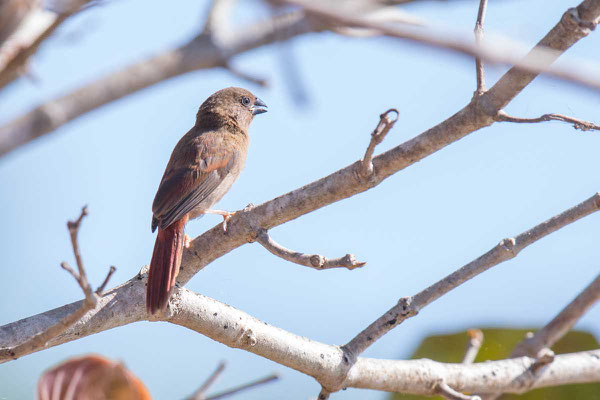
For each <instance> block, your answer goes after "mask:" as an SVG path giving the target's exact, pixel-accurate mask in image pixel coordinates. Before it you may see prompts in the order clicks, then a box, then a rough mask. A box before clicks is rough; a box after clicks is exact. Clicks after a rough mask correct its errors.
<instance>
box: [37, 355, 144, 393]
mask: <svg viewBox="0 0 600 400" xmlns="http://www.w3.org/2000/svg"><path fill="white" fill-rule="evenodd" d="M37 399H38V400H73V399H79V400H151V399H152V397H150V392H148V389H147V388H146V386H144V384H143V383H142V381H141V380H139V378H137V377H136V376H135V375H134V374H133V373H132V372H131V371H129V370H128V369H127V368H126V367H125V366H124V365H123V364H121V363H120V362H117V361H112V360H109V359H107V358H105V357H103V356H100V355H97V354H89V355H85V356H80V357H76V358H71V359H69V360H67V361H65V362H62V363H61V364H59V365H57V366H55V367H53V368H51V369H50V370H48V371H46V372H45V373H44V374H43V375H42V376H41V377H40V379H39V381H38V385H37Z"/></svg>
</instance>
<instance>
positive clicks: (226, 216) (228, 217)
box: [223, 211, 236, 233]
mask: <svg viewBox="0 0 600 400" xmlns="http://www.w3.org/2000/svg"><path fill="white" fill-rule="evenodd" d="M235 213H236V212H235V211H234V212H226V213H225V214H223V232H225V233H226V232H227V222H228V221H229V219H230V218H231V217H233V216H234V215H235Z"/></svg>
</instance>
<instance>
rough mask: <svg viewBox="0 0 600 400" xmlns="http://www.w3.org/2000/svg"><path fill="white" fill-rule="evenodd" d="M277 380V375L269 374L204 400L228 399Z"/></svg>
mask: <svg viewBox="0 0 600 400" xmlns="http://www.w3.org/2000/svg"><path fill="white" fill-rule="evenodd" d="M278 379H279V375H278V374H271V375H269V376H266V377H264V378H261V379H258V380H256V381H253V382H249V383H246V384H244V385H240V386H238V387H235V388H232V389H228V390H226V391H224V392H221V393H217V394H213V395H212V396H209V397H207V398H206V400H217V399H222V398H225V397H229V396H232V395H234V394H236V393H239V392H241V391H243V390H248V389H252V388H255V387H257V386H260V385H264V384H267V383H271V382H274V381H276V380H278Z"/></svg>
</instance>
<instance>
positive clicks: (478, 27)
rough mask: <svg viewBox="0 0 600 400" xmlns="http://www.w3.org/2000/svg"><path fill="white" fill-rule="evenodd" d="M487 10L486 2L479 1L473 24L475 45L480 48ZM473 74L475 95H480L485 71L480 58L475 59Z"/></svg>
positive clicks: (483, 87) (484, 0) (483, 84)
mask: <svg viewBox="0 0 600 400" xmlns="http://www.w3.org/2000/svg"><path fill="white" fill-rule="evenodd" d="M486 9H487V0H480V2H479V11H478V12H477V22H475V43H476V44H477V46H481V41H482V40H483V23H484V21H485V11H486ZM475 72H476V74H477V90H476V91H475V95H477V96H480V95H482V94H483V93H484V92H485V90H486V88H485V70H484V65H483V60H481V58H480V57H475Z"/></svg>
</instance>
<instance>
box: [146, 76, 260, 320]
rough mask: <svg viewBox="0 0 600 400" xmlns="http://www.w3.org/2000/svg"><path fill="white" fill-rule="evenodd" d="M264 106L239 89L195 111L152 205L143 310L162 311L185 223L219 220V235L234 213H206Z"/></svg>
mask: <svg viewBox="0 0 600 400" xmlns="http://www.w3.org/2000/svg"><path fill="white" fill-rule="evenodd" d="M265 107H267V105H266V104H265V103H263V102H262V101H261V100H260V99H259V98H257V97H256V96H254V95H253V94H252V93H250V92H249V91H247V90H245V89H241V88H234V87H231V88H227V89H222V90H219V91H218V92H216V93H214V94H213V95H211V96H210V97H209V98H208V99H206V101H205V102H204V103H202V105H201V106H200V109H199V110H198V114H197V115H196V124H195V125H194V127H193V128H192V129H190V130H189V132H188V133H186V134H185V135H184V136H183V137H182V138H181V139H180V140H179V142H178V143H177V145H176V146H175V148H174V149H173V153H171V159H170V160H169V163H168V164H167V168H166V169H165V173H164V175H163V177H162V180H161V181H160V186H159V187H158V191H157V192H156V196H155V197H154V203H153V204H152V213H153V214H154V215H153V217H152V232H154V231H155V230H156V228H157V227H158V236H157V237H156V243H155V244H154V252H153V253H152V261H150V272H149V274H148V288H147V289H146V309H147V310H148V312H150V313H151V314H154V313H156V312H157V311H158V310H162V309H164V308H165V307H166V305H167V303H168V301H169V296H170V294H171V289H173V286H174V285H175V279H176V278H177V274H178V273H179V266H180V264H181V254H182V250H183V246H184V242H185V241H187V238H186V239H184V235H185V234H184V227H185V224H186V223H187V221H188V220H190V219H193V218H197V217H200V216H202V215H204V214H209V213H210V214H219V215H221V216H223V219H224V221H223V229H225V230H226V229H227V220H228V219H229V218H230V217H231V216H232V215H233V213H230V212H227V211H221V210H211V207H212V206H213V205H214V204H215V203H216V202H217V201H219V200H220V199H221V198H222V197H223V195H224V194H225V193H226V192H227V191H228V190H229V188H230V187H231V185H232V184H233V182H234V181H235V180H236V179H237V178H238V176H239V175H240V172H242V168H243V167H244V162H245V161H246V154H247V152H248V143H249V137H248V128H249V127H250V122H252V119H253V117H254V116H255V115H257V114H262V113H264V112H266V111H267V110H266V109H265Z"/></svg>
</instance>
